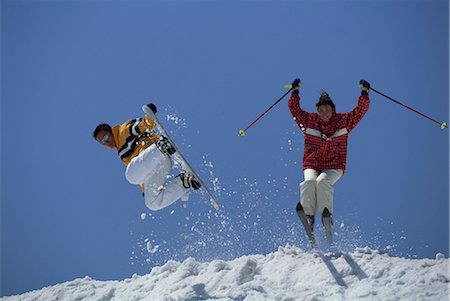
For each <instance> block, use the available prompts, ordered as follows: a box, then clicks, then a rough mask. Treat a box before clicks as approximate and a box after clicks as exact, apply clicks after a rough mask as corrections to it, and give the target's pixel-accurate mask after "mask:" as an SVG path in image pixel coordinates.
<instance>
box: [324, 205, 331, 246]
mask: <svg viewBox="0 0 450 301" xmlns="http://www.w3.org/2000/svg"><path fill="white" fill-rule="evenodd" d="M322 224H323V227H324V228H325V235H326V237H327V243H328V244H331V243H333V230H332V225H333V216H332V215H331V213H330V211H329V210H328V208H325V209H324V210H323V212H322Z"/></svg>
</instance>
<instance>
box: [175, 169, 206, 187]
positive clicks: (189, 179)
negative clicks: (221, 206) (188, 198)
mask: <svg viewBox="0 0 450 301" xmlns="http://www.w3.org/2000/svg"><path fill="white" fill-rule="evenodd" d="M180 179H181V182H182V183H183V187H184V188H193V189H195V190H197V189H200V187H202V184H200V182H199V181H198V180H197V179H196V178H195V177H194V175H192V174H191V173H190V172H188V171H183V172H182V173H180Z"/></svg>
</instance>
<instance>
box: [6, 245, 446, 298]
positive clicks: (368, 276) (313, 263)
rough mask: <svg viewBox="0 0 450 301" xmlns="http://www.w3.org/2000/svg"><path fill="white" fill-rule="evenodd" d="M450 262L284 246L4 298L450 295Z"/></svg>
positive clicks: (440, 258)
mask: <svg viewBox="0 0 450 301" xmlns="http://www.w3.org/2000/svg"><path fill="white" fill-rule="evenodd" d="M449 279H450V276H449V261H448V259H445V258H443V256H442V255H441V254H438V255H437V256H436V259H420V260H418V259H414V260H410V259H403V258H397V257H390V256H388V255H386V254H380V252H378V251H373V250H370V249H368V248H367V249H356V250H355V251H354V252H353V253H348V254H337V255H336V254H334V255H330V254H328V255H327V254H325V255H323V254H321V253H316V254H312V253H306V252H304V251H302V250H301V249H298V248H296V247H290V246H286V247H280V248H279V249H278V251H276V252H274V253H271V254H268V255H251V256H243V257H240V258H237V259H234V260H231V261H222V260H214V261H211V262H204V263H201V262H198V261H195V260H194V259H192V258H189V259H187V260H185V261H184V262H175V261H168V262H167V263H166V264H164V265H163V266H161V267H155V268H153V269H152V271H151V272H150V274H148V275H145V276H138V275H134V276H133V277H132V278H130V279H126V280H123V281H96V280H93V279H91V278H89V277H86V278H84V279H76V280H73V281H70V282H66V283H62V284H58V285H55V286H52V287H47V288H43V289H41V290H39V291H33V292H29V293H26V294H23V295H20V296H11V297H4V298H1V299H0V300H2V301H13V300H14V301H52V300H66V301H69V300H86V301H88V300H89V301H90V300H92V301H93V300H95V301H110V300H111V301H112V300H115V301H119V300H120V301H127V300H130V301H131V300H133V301H137V300H148V301H150V300H151V301H158V300H164V301H172V300H185V301H197V300H216V301H217V300H221V301H225V300H229V301H232V300H233V301H237V300H246V301H250V300H280V301H281V300H284V301H287V300H315V301H319V300H346V301H347V300H383V301H386V300H430V301H439V300H449V297H448V295H449Z"/></svg>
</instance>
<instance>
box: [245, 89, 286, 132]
mask: <svg viewBox="0 0 450 301" xmlns="http://www.w3.org/2000/svg"><path fill="white" fill-rule="evenodd" d="M289 88H290V89H289V90H288V91H287V92H286V93H284V95H283V96H281V97H280V98H279V99H278V100H277V101H276V102H275V103H274V104H273V105H271V106H270V107H269V108H268V109H267V110H265V111H264V112H263V113H262V114H261V115H259V116H258V118H256V119H255V120H253V122H252V123H250V124H249V125H248V126H247V127H246V128H245V129H243V130H240V131H239V136H245V132H246V131H247V130H248V129H249V128H251V127H252V126H253V125H254V124H255V123H256V122H258V120H260V119H261V117H263V116H264V115H266V113H267V112H269V111H270V110H271V109H272V108H273V107H274V106H276V104H277V103H279V102H280V101H281V100H282V99H283V98H284V97H285V96H286V95H288V94H289V92H291V91H292V89H294V88H293V87H292V86H290V85H289Z"/></svg>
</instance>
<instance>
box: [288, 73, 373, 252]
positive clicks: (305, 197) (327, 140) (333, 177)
mask: <svg viewBox="0 0 450 301" xmlns="http://www.w3.org/2000/svg"><path fill="white" fill-rule="evenodd" d="M299 86H300V79H295V80H294V81H293V82H292V87H293V90H292V93H291V97H290V98H289V102H288V106H289V110H290V111H291V114H292V116H293V117H294V120H295V122H296V123H297V125H298V126H299V127H300V129H301V131H302V132H303V134H304V136H305V143H304V144H305V146H304V156H303V174H304V181H303V182H301V183H300V200H301V201H300V202H299V203H298V204H297V213H298V215H299V217H300V219H301V221H302V223H303V225H304V226H305V230H306V232H307V234H308V238H309V240H310V242H311V244H312V245H313V247H315V240H314V235H313V230H314V221H315V214H316V212H319V214H321V215H322V223H323V224H324V227H325V230H326V234H327V241H328V242H329V243H331V242H332V235H331V233H332V232H331V224H332V214H333V192H334V188H333V185H334V184H335V183H336V182H337V181H338V180H339V179H340V178H341V176H342V175H343V174H344V171H345V167H346V160H347V140H348V134H349V133H350V131H351V130H352V129H353V128H354V127H355V126H356V125H357V124H358V123H359V122H360V121H361V119H362V118H363V116H364V115H365V114H366V112H367V111H368V110H369V104H370V100H369V90H370V84H369V83H368V82H367V81H365V80H361V81H360V88H361V89H362V91H361V96H360V97H359V98H358V105H357V106H356V107H355V108H354V109H353V110H352V111H350V112H346V113H336V107H335V105H334V103H333V101H332V100H331V98H330V96H329V95H328V93H327V92H325V91H322V93H321V95H320V98H319V101H318V102H317V103H316V107H317V113H310V112H306V111H305V110H303V109H302V108H300V97H299V91H298V87H299Z"/></svg>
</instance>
